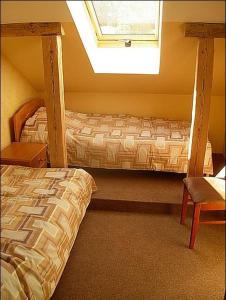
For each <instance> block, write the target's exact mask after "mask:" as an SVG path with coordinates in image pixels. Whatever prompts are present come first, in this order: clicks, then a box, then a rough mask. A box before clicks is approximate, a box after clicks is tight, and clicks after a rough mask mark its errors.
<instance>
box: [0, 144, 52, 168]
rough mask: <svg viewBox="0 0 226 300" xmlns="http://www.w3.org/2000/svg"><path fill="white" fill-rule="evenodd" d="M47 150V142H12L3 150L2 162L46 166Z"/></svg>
mask: <svg viewBox="0 0 226 300" xmlns="http://www.w3.org/2000/svg"><path fill="white" fill-rule="evenodd" d="M46 150H47V145H46V144H38V143H12V144H11V145H9V146H8V147H6V148H5V149H3V150H2V151H1V164H5V165H20V166H25V167H33V168H46V167H47V155H46V154H47V153H46Z"/></svg>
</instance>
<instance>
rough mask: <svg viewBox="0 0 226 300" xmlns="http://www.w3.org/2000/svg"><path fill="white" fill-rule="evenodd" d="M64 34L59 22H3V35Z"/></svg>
mask: <svg viewBox="0 0 226 300" xmlns="http://www.w3.org/2000/svg"><path fill="white" fill-rule="evenodd" d="M44 35H64V30H63V27H62V25H61V23H59V22H51V23H50V22H40V23H11V24H1V36H2V37H18V36H44Z"/></svg>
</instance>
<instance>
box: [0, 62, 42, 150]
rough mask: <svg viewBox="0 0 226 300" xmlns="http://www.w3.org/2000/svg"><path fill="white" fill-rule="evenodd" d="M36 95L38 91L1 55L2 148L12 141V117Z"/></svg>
mask: <svg viewBox="0 0 226 300" xmlns="http://www.w3.org/2000/svg"><path fill="white" fill-rule="evenodd" d="M36 96H38V92H37V91H36V90H35V89H34V88H33V87H32V86H31V84H30V83H29V82H28V81H27V80H26V79H25V78H24V77H23V76H22V75H21V73H20V72H19V71H18V70H17V69H16V68H15V67H14V66H13V65H12V64H11V63H10V62H9V61H8V60H7V59H6V58H5V57H4V56H1V149H3V148H5V147H6V146H8V145H9V144H10V143H11V136H10V118H11V117H12V115H13V114H14V113H15V112H16V110H17V109H18V108H19V107H20V106H21V105H22V104H23V103H25V102H26V101H28V100H29V99H30V98H32V97H36Z"/></svg>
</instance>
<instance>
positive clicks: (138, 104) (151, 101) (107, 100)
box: [65, 92, 225, 153]
mask: <svg viewBox="0 0 226 300" xmlns="http://www.w3.org/2000/svg"><path fill="white" fill-rule="evenodd" d="M65 106H66V108H67V109H70V110H72V111H79V112H84V113H86V112H87V113H88V112H91V113H92V112H93V113H109V114H111V113H128V114H133V115H138V116H152V117H163V118H168V119H175V120H190V119H191V111H192V95H167V94H155V95H154V94H142V93H73V92H70V93H69V92H66V93H65ZM224 107H225V99H224V97H223V96H213V97H212V102H211V113H210V128H209V139H210V141H211V143H212V146H213V152H215V153H224V143H225V141H224V128H225V123H224V122H225V121H224V119H225V114H224V112H225V108H224Z"/></svg>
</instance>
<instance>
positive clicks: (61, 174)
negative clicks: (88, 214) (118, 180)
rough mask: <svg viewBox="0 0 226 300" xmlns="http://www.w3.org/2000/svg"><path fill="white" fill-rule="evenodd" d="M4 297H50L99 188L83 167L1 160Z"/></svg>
mask: <svg viewBox="0 0 226 300" xmlns="http://www.w3.org/2000/svg"><path fill="white" fill-rule="evenodd" d="M1 175H2V177H1V180H2V188H1V196H2V199H1V281H2V282H1V299H6V300H7V299H10V300H11V299H37V300H41V299H49V298H50V297H51V295H52V294H53V291H54V289H55V287H56V285H57V283H58V281H59V279H60V276H61V274H62V272H63V269H64V266H65V264H66V261H67V259H68V256H69V253H70V250H71V248H72V246H73V243H74V241H75V238H76V235H77V232H78V228H79V225H80V223H81V221H82V219H83V216H84V214H85V211H86V208H87V206H88V204H89V202H90V197H91V193H92V191H93V190H95V183H94V181H93V178H92V177H91V176H90V175H89V174H88V173H87V172H85V171H84V170H76V169H32V168H26V167H19V166H1Z"/></svg>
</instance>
